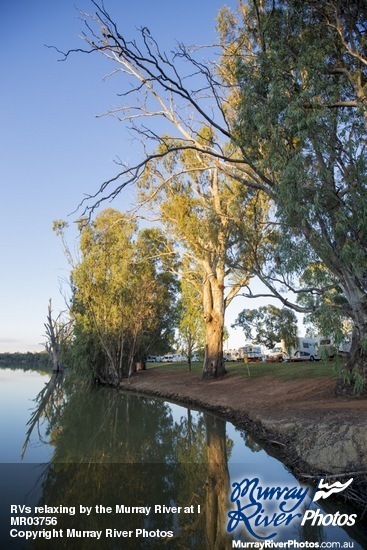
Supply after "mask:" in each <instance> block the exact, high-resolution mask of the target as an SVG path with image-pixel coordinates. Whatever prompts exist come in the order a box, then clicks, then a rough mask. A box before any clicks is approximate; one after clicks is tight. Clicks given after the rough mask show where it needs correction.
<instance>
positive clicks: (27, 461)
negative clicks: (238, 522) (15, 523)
mask: <svg viewBox="0 0 367 550" xmlns="http://www.w3.org/2000/svg"><path fill="white" fill-rule="evenodd" d="M0 409H1V410H0V413H1V414H0V422H1V434H2V435H1V437H2V439H1V440H2V445H1V449H0V462H1V466H0V467H1V481H2V486H3V487H5V491H3V498H2V512H1V518H0V519H1V527H2V533H3V537H4V536H5V535H8V533H9V522H10V519H9V508H10V505H11V504H23V503H24V504H26V505H29V506H33V507H34V506H44V505H49V506H51V505H52V506H64V507H67V508H68V509H72V507H74V506H76V507H77V508H78V510H79V506H80V505H83V506H91V507H93V511H94V510H95V506H96V505H102V506H104V507H106V506H110V507H111V508H112V510H113V511H115V506H116V505H122V504H123V505H125V506H134V507H151V508H152V511H151V512H149V513H148V514H146V515H145V516H144V515H140V514H128V513H127V511H126V512H124V513H119V514H115V513H112V514H108V513H99V514H96V513H92V514H91V515H90V516H86V515H83V516H82V517H81V516H80V514H78V513H75V515H72V514H70V513H69V514H68V513H64V514H61V515H59V516H58V528H64V529H65V530H66V529H67V528H76V529H83V530H98V529H100V530H103V533H104V532H105V529H108V528H111V529H114V528H116V529H120V530H121V529H131V530H135V529H138V528H144V529H146V530H149V531H150V530H172V531H173V532H174V534H175V536H174V537H173V538H172V540H169V542H168V543H167V544H166V545H164V543H163V541H162V540H160V539H154V538H151V537H143V538H129V539H118V538H114V539H112V538H111V539H103V540H99V541H95V540H92V539H68V540H67V544H66V545H65V542H64V540H57V539H54V540H53V541H49V540H38V541H33V542H29V543H28V546H27V545H26V544H25V543H24V539H22V540H20V539H19V538H13V539H12V540H11V541H10V546H9V548H21V547H23V544H24V547H25V548H29V547H32V548H33V547H34V548H51V547H52V548H64V547H65V548H74V546H73V544H74V543H75V548H88V549H89V548H101V549H104V548H106V549H109V548H111V549H112V548H128V549H129V548H132V549H134V548H162V547H167V548H192V549H196V548H198V549H201V548H209V549H211V548H213V549H214V548H218V549H221V548H231V547H232V539H235V540H242V541H246V540H251V539H250V538H249V537H248V532H247V530H246V529H245V530H244V529H242V531H241V529H236V530H235V531H234V532H233V533H232V534H231V535H229V534H228V533H227V525H228V516H227V514H228V495H229V493H230V491H231V487H232V483H233V482H235V481H241V480H243V479H244V478H249V479H252V478H255V477H257V478H259V479H260V480H261V485H262V487H264V486H266V485H269V486H282V487H283V486H287V487H290V488H291V487H297V488H300V484H299V482H298V481H297V480H296V479H295V478H294V477H293V476H292V475H291V474H290V473H289V472H288V470H287V469H286V468H285V467H284V465H283V464H282V463H281V462H280V461H279V460H277V459H276V458H274V457H272V456H269V455H268V454H267V453H266V452H265V451H264V450H263V449H262V447H261V446H260V445H259V444H258V443H257V442H256V441H254V440H253V439H252V438H251V437H250V436H249V435H248V434H246V433H245V432H243V431H240V430H237V429H236V428H235V427H234V426H233V425H232V424H230V423H228V422H227V423H226V422H224V421H222V420H221V419H219V418H216V417H215V416H212V415H209V414H207V413H203V412H198V411H195V410H190V409H186V408H185V407H181V406H178V405H175V404H172V403H169V402H166V401H163V400H159V399H153V398H148V397H142V396H136V395H133V394H131V393H125V392H119V391H116V390H112V389H107V388H100V387H99V388H96V387H92V388H80V386H78V385H75V384H74V385H73V384H72V383H71V381H70V380H65V381H60V380H57V379H54V378H53V379H51V380H50V377H49V376H48V375H42V374H40V373H37V372H32V371H27V372H24V371H22V370H10V369H0ZM305 488H306V487H305ZM310 491H311V488H310ZM308 503H309V501H307V502H306V500H305V502H304V503H303V504H304V505H305V506H307V505H308ZM327 504H328V510H325V512H324V513H328V514H329V513H335V512H336V511H337V510H340V511H341V512H342V510H341V508H340V506H341V505H340V504H334V505H333V504H332V502H329V500H328V502H327ZM155 505H161V506H166V507H169V506H170V507H172V506H176V507H178V506H181V507H182V510H183V509H184V508H185V507H186V510H187V511H186V513H182V512H181V513H178V514H175V513H171V511H167V510H164V512H165V513H153V510H154V507H155ZM199 510H200V511H199ZM352 512H353V510H349V511H348V513H352ZM359 516H360V514H359ZM359 516H358V517H359ZM4 526H5V528H4ZM18 529H20V527H18ZM276 531H277V537H276V538H275V537H274V538H275V540H277V541H286V540H289V539H295V540H297V541H306V540H307V541H314V542H317V541H318V542H321V541H339V542H343V543H344V542H349V543H352V542H353V543H354V548H355V549H360V548H366V547H367V543H366V539H365V538H364V536H365V535H364V534H363V533H362V532H361V529H360V525H359V526H357V527H354V528H352V530H351V528H349V531H348V532H347V531H346V530H345V529H343V528H339V527H312V526H311V527H308V528H307V529H306V528H305V527H301V526H300V524H299V522H297V521H294V522H292V524H291V525H289V526H287V527H285V528H282V526H280V527H278V528H276ZM256 532H257V533H258V534H259V535H261V536H266V535H267V534H269V530H268V529H266V528H264V525H263V524H260V525H259V527H256ZM270 533H271V531H270ZM348 547H350V548H353V546H348Z"/></svg>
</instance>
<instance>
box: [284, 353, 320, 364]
mask: <svg viewBox="0 0 367 550" xmlns="http://www.w3.org/2000/svg"><path fill="white" fill-rule="evenodd" d="M290 361H291V362H297V361H298V362H300V361H320V357H319V356H318V355H312V354H311V353H309V352H308V351H296V353H295V354H294V355H293V357H291V358H290Z"/></svg>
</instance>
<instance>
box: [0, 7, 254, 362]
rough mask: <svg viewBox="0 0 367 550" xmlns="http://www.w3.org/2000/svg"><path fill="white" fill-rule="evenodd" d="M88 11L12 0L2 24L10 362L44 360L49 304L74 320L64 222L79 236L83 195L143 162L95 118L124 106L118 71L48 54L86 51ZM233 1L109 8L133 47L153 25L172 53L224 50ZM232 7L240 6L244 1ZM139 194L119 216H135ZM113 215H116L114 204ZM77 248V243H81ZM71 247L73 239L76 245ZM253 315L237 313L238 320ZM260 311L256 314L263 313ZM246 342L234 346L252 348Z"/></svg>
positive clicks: (0, 137) (117, 127)
mask: <svg viewBox="0 0 367 550" xmlns="http://www.w3.org/2000/svg"><path fill="white" fill-rule="evenodd" d="M75 4H76V5H77V7H78V8H79V9H80V10H83V11H85V12H88V13H90V12H91V11H93V6H92V4H91V2H90V1H89V0H80V2H78V0H62V1H58V0H33V1H32V2H30V1H29V0H3V2H2V17H1V23H0V63H1V84H0V89H1V103H0V114H1V124H0V148H1V149H0V150H1V162H0V185H1V202H0V235H1V237H0V258H1V284H0V352H3V351H27V350H30V351H40V350H42V349H43V346H42V345H41V344H42V342H43V341H44V337H43V334H44V327H43V323H44V321H45V319H46V314H47V305H48V301H49V299H50V298H52V301H53V308H54V310H55V313H57V312H59V311H60V310H62V309H64V300H63V298H62V295H61V294H60V290H59V287H60V281H62V280H67V279H68V273H69V267H68V265H67V262H66V259H65V257H64V253H63V250H62V246H61V243H60V242H59V240H58V239H57V237H56V236H55V235H54V234H53V232H52V222H53V220H55V219H60V218H61V219H67V220H68V221H69V222H70V224H71V225H73V220H75V219H76V217H77V214H74V215H70V214H71V212H73V211H74V210H75V208H76V207H77V205H78V204H79V202H80V201H81V199H82V198H83V196H84V194H86V193H92V192H95V191H96V190H97V189H98V187H99V185H100V184H101V182H103V181H104V180H105V179H107V178H109V177H111V176H112V175H114V174H115V172H116V165H115V164H114V160H116V159H117V157H120V158H121V159H122V160H124V161H125V160H126V161H131V160H133V159H134V158H136V155H137V153H138V152H137V145H136V143H134V142H133V141H132V140H131V138H130V136H129V134H128V133H127V132H126V130H125V129H124V127H123V125H122V124H121V123H118V122H117V121H116V120H113V119H111V118H107V117H104V118H96V115H98V114H101V113H104V112H105V111H106V110H107V109H108V108H110V107H111V106H114V105H115V104H117V103H118V98H117V96H116V92H117V89H118V88H117V83H116V81H114V80H113V78H110V79H106V80H104V79H103V77H104V76H105V74H106V73H107V72H108V70H109V67H108V66H107V65H106V63H105V60H104V59H102V58H98V57H96V56H86V55H74V56H72V57H71V58H69V59H68V61H66V62H60V61H58V59H59V58H60V56H59V55H58V54H57V52H56V51H55V50H53V49H49V48H47V47H45V44H48V45H54V46H57V47H58V48H59V49H61V50H67V49H68V48H78V47H83V45H84V43H83V42H82V40H81V39H80V38H79V36H80V33H81V31H82V29H83V23H82V22H81V21H80V19H79V17H80V16H79V12H78V10H77V9H76V8H75ZM223 4H224V2H222V0H202V1H200V2H198V1H194V0H186V1H185V2H180V3H176V2H172V0H171V1H168V0H161V1H159V0H156V1H154V2H152V1H151V0H140V1H135V2H131V1H127V2H126V1H125V2H123V1H122V0H120V1H119V0H106V1H105V6H106V9H107V10H108V11H109V12H110V13H111V15H112V16H113V18H114V19H115V20H116V21H118V24H119V28H120V30H121V31H122V32H123V33H125V34H126V35H127V36H128V37H131V38H134V37H136V36H137V31H136V29H137V28H139V27H142V26H147V27H148V28H149V29H150V30H151V32H152V34H153V36H155V37H156V38H157V39H158V41H159V43H160V45H161V46H162V48H163V49H165V50H167V51H169V50H170V49H172V48H174V47H175V44H176V42H180V41H182V42H185V43H186V44H203V43H210V42H211V41H213V40H215V37H216V33H215V18H216V16H217V14H218V10H219V9H220V7H221V6H222V5H223ZM226 4H227V5H229V6H232V7H235V5H236V2H235V0H229V1H227V2H226ZM131 199H132V190H131V191H130V192H127V193H124V195H123V196H120V197H119V198H118V200H116V201H114V203H113V206H114V207H115V208H118V209H120V210H124V209H125V208H127V207H128V205H129V204H130V200H131ZM106 206H107V204H106ZM71 235H72V237H71V241H69V244H70V245H71V247H74V246H75V247H76V242H77V240H76V232H72V233H71ZM69 239H70V237H69ZM243 307H248V304H244V303H243V301H242V302H241V301H238V302H236V305H235V306H234V308H232V312H231V313H230V318H229V322H228V323H227V325H228V326H229V324H230V322H233V320H234V318H235V316H236V313H237V312H238V311H240V310H241V309H242V308H243ZM254 307H255V304H254ZM240 332H241V331H236V333H235V334H236V336H235V337H234V339H231V340H230V342H229V345H230V346H236V347H238V346H239V345H241V343H243V336H242V335H241V333H240Z"/></svg>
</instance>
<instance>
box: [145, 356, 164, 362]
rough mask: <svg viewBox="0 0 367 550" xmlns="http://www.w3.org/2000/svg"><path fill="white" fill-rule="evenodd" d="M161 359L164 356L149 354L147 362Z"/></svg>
mask: <svg viewBox="0 0 367 550" xmlns="http://www.w3.org/2000/svg"><path fill="white" fill-rule="evenodd" d="M161 360H162V358H161V357H157V356H156V355H148V357H147V363H160V361H161Z"/></svg>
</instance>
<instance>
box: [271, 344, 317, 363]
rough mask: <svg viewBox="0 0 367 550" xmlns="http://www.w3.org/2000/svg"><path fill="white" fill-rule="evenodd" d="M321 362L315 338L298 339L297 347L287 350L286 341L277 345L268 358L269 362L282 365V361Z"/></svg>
mask: <svg viewBox="0 0 367 550" xmlns="http://www.w3.org/2000/svg"><path fill="white" fill-rule="evenodd" d="M293 360H295V361H319V360H320V357H319V355H318V351H317V347H316V340H315V339H314V338H298V345H297V347H293V348H291V349H290V350H287V349H286V347H285V344H284V340H282V341H281V342H279V343H278V344H275V346H274V348H273V349H272V350H271V352H270V353H269V354H268V356H267V361H270V362H277V363H281V362H282V361H293Z"/></svg>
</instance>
